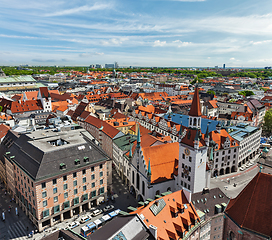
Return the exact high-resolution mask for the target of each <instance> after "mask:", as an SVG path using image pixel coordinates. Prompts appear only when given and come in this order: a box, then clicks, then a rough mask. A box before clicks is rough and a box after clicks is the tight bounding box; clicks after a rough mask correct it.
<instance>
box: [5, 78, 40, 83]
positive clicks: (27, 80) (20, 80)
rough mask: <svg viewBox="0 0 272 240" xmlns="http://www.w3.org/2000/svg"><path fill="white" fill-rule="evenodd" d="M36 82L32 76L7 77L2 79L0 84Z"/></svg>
mask: <svg viewBox="0 0 272 240" xmlns="http://www.w3.org/2000/svg"><path fill="white" fill-rule="evenodd" d="M20 82H36V80H35V79H34V78H33V77H32V76H12V77H9V76H6V77H0V83H20Z"/></svg>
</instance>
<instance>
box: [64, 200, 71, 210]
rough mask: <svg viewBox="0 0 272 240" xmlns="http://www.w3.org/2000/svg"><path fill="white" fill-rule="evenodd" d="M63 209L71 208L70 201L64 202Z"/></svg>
mask: <svg viewBox="0 0 272 240" xmlns="http://www.w3.org/2000/svg"><path fill="white" fill-rule="evenodd" d="M63 207H64V209H66V208H69V207H70V202H69V201H67V202H64V203H63Z"/></svg>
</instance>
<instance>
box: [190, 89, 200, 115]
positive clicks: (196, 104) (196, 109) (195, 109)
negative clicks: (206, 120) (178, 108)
mask: <svg viewBox="0 0 272 240" xmlns="http://www.w3.org/2000/svg"><path fill="white" fill-rule="evenodd" d="M188 115H189V116H194V117H200V116H201V108H200V100H199V93H198V87H196V88H195V93H194V97H193V101H192V105H191V109H190V112H189V114H188Z"/></svg>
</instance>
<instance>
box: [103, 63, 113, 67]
mask: <svg viewBox="0 0 272 240" xmlns="http://www.w3.org/2000/svg"><path fill="white" fill-rule="evenodd" d="M105 68H114V64H113V63H106V64H105Z"/></svg>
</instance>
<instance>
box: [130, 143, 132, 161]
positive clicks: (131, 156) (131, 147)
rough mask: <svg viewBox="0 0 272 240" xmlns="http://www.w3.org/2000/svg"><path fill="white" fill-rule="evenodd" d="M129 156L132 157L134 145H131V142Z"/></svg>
mask: <svg viewBox="0 0 272 240" xmlns="http://www.w3.org/2000/svg"><path fill="white" fill-rule="evenodd" d="M129 158H132V147H131V143H130V149H129Z"/></svg>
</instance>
